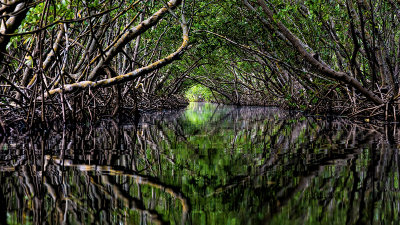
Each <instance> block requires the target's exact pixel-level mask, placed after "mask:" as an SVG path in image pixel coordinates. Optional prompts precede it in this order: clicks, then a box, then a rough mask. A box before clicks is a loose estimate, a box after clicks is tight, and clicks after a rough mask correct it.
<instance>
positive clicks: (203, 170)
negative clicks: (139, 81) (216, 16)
mask: <svg viewBox="0 0 400 225" xmlns="http://www.w3.org/2000/svg"><path fill="white" fill-rule="evenodd" d="M399 132H400V129H397V127H396V126H395V125H393V126H382V127H378V126H374V125H370V124H365V123H352V122H349V121H345V120H343V119H330V120H327V119H322V118H315V117H304V116H302V115H293V114H289V113H288V112H284V111H279V110H277V109H271V108H260V107H242V108H235V107H229V106H223V107H222V106H218V107H217V106H216V105H211V104H191V105H190V106H189V107H188V108H187V109H186V110H181V111H176V112H164V113H153V114H148V115H144V116H143V117H142V118H141V121H140V123H139V126H137V127H136V126H135V125H132V124H124V125H118V124H116V123H115V122H113V121H104V122H102V123H101V124H100V125H98V126H95V127H91V126H83V127H79V128H77V129H74V130H64V131H62V130H61V131H57V132H56V131H54V132H51V133H50V134H49V135H48V136H47V137H43V136H34V137H32V136H12V137H8V138H3V140H2V144H1V146H0V149H1V150H0V185H1V186H0V203H1V204H0V224H6V223H8V224H93V223H98V224H399V222H400V221H399V220H400V219H399V211H400V201H399V200H400V194H399V173H400V167H399V151H398V144H399V143H400V142H399V141H400V135H399Z"/></svg>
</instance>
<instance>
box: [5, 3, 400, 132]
mask: <svg viewBox="0 0 400 225" xmlns="http://www.w3.org/2000/svg"><path fill="white" fill-rule="evenodd" d="M0 2H1V3H2V4H1V7H0V13H1V15H2V23H1V24H0V26H1V27H0V34H1V36H0V52H1V54H0V62H1V64H0V72H1V87H2V89H1V93H0V95H1V102H2V105H1V109H2V118H3V119H2V120H3V122H2V123H3V124H8V123H9V122H10V121H16V120H24V121H25V122H31V123H32V124H33V121H36V120H37V119H39V120H40V121H42V122H47V121H48V120H51V119H50V118H52V119H57V118H58V119H60V118H63V120H64V121H67V120H70V119H73V120H77V119H83V120H85V119H87V118H89V119H94V118H96V117H97V116H99V115H116V114H117V113H120V112H124V111H126V110H128V112H134V113H136V112H137V111H138V109H139V108H142V109H146V108H159V107H158V106H154V104H155V102H162V101H155V99H160V98H162V99H171V98H178V97H177V96H184V95H185V93H190V92H191V91H193V90H194V89H199V88H200V86H198V85H201V86H202V87H203V93H207V94H210V93H211V94H212V98H210V99H212V100H214V101H218V102H223V103H228V104H236V105H278V106H283V107H288V108H294V109H302V110H308V111H310V112H314V113H315V112H317V113H318V112H320V113H327V112H328V113H335V114H346V115H352V116H371V117H373V116H378V117H380V118H381V119H390V120H396V114H397V112H398V111H399V109H398V98H399V85H398V82H399V79H398V77H399V73H400V61H399V60H398V59H399V55H400V43H399V40H400V39H399V31H400V30H399V29H398V27H399V25H400V24H399V20H398V18H399V17H400V14H398V13H399V12H400V10H399V3H397V2H395V1H392V0H385V1H351V0H347V1H334V2H332V1H331V2H324V1H310V0H307V1H295V2H287V1H279V0H274V1H265V0H229V1H212V0H207V1H195V0H186V1H180V0H170V1H169V2H164V1H152V0H138V1H132V0H129V1H128V0H124V1H118V2H115V1H110V0H102V1H100V0H98V1H75V0H62V1H55V0H45V1H36V0H30V1H21V0H7V1H6V0H1V1H0ZM189 37H190V39H189ZM184 52H185V54H184V55H183V53H184ZM193 88H194V89H193ZM204 88H206V89H208V90H207V91H206V90H205V89H204ZM187 95H189V94H187ZM206 98H207V99H202V100H209V99H208V97H206ZM178 99H180V98H178ZM191 100H194V99H191ZM197 100H199V99H197ZM167 102H178V100H168V101H167ZM157 104H158V103H157Z"/></svg>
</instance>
